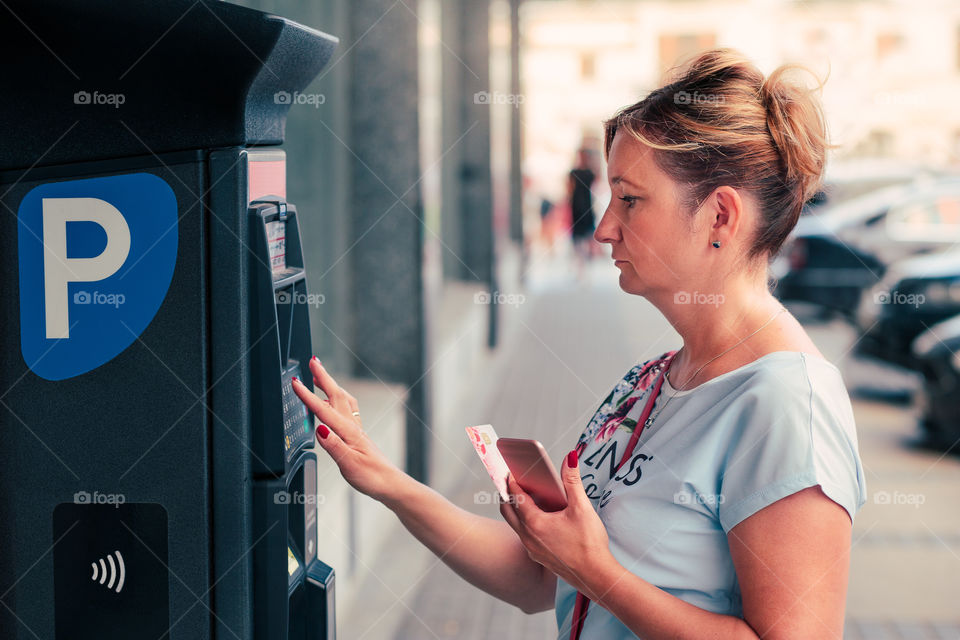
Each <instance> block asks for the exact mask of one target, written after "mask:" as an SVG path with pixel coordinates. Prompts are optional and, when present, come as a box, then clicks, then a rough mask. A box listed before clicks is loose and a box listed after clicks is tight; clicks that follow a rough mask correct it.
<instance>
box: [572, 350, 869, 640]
mask: <svg viewBox="0 0 960 640" xmlns="http://www.w3.org/2000/svg"><path fill="white" fill-rule="evenodd" d="M673 353H675V352H672V351H671V352H667V353H665V354H663V355H662V356H660V358H656V359H653V360H648V361H645V362H643V363H641V364H638V365H636V366H634V367H633V368H631V369H630V371H629V372H627V374H626V375H625V376H624V377H623V379H622V380H621V381H620V382H619V383H618V384H617V386H616V387H614V389H613V390H612V391H611V392H610V395H609V396H607V398H606V399H605V400H604V402H603V403H602V404H601V406H600V408H599V409H598V410H597V412H596V414H595V415H594V417H593V419H592V420H591V421H590V423H589V424H588V425H587V428H586V429H585V430H584V432H583V434H582V435H581V436H580V441H579V442H580V445H579V446H580V447H581V448H580V451H581V452H580V458H579V459H580V476H581V478H582V480H583V486H584V489H585V490H586V492H587V496H589V497H590V500H591V502H592V504H593V507H594V509H595V510H596V511H597V513H598V514H599V515H600V518H601V520H602V521H603V523H604V525H605V526H606V529H607V534H608V536H609V539H610V551H611V553H612V554H613V556H614V557H615V558H616V559H617V561H618V562H619V563H620V564H622V565H623V566H624V567H625V568H626V569H627V570H628V571H630V572H631V573H634V574H635V575H637V576H639V577H641V578H643V579H644V580H646V581H647V582H650V583H651V584H653V585H655V586H657V587H659V588H661V589H663V590H664V591H666V592H668V593H670V594H672V595H674V596H676V597H678V598H680V599H681V600H684V601H686V602H689V603H690V604H693V605H696V606H698V607H701V608H702V609H706V610H707V611H711V612H714V613H721V614H727V615H734V616H742V615H743V607H742V602H741V598H740V588H739V584H738V583H737V575H736V572H735V570H734V565H733V560H732V558H731V556H730V549H729V546H728V545H727V532H729V531H730V529H732V528H733V527H734V526H735V525H736V524H737V523H739V522H740V521H741V520H743V519H745V518H747V517H748V516H750V515H752V514H754V513H756V512H757V511H759V510H760V509H762V508H763V507H766V506H768V505H770V504H771V503H773V502H775V501H777V500H779V499H781V498H784V497H786V496H788V495H790V494H792V493H795V492H797V491H799V490H801V489H804V488H806V487H810V486H815V485H820V486H821V488H822V489H823V492H824V493H825V494H826V495H827V496H828V497H829V498H831V499H832V500H834V501H835V502H837V503H838V504H839V505H841V506H842V507H843V508H844V509H846V510H847V512H848V513H849V514H850V518H851V520H852V519H853V517H854V515H855V514H856V513H857V511H859V509H860V507H861V506H863V504H864V502H866V480H865V478H864V474H863V468H862V466H861V463H860V455H859V453H858V450H857V433H856V427H855V425H854V420H853V409H852V407H851V406H850V398H849V396H848V395H847V392H846V388H845V386H844V384H843V379H842V377H841V375H840V371H839V370H838V369H837V368H836V367H835V366H834V365H833V364H831V363H829V362H827V361H826V360H824V359H822V358H820V357H817V356H814V355H812V354H808V353H801V352H798V351H775V352H772V353H768V354H766V355H763V356H761V357H760V358H758V359H756V360H754V361H752V362H749V363H747V364H746V365H744V366H742V367H739V368H737V369H734V370H732V371H728V372H726V373H724V374H721V375H719V376H716V377H714V378H711V379H710V380H708V381H706V382H704V383H703V384H700V385H699V386H697V387H695V388H693V389H689V390H686V391H679V392H678V391H676V390H675V389H674V388H673V387H671V386H670V383H669V382H668V381H665V382H664V384H663V388H662V389H661V390H660V395H659V397H658V398H657V400H656V404H655V405H654V409H653V412H652V413H651V415H652V416H655V417H656V419H655V421H654V422H653V424H652V425H651V426H649V427H647V428H646V429H645V430H644V431H643V432H642V433H641V435H640V439H639V442H638V443H637V446H636V448H635V449H634V451H633V454H632V456H631V457H630V459H628V460H627V461H626V462H625V463H624V465H623V466H622V467H621V468H620V470H619V471H618V472H617V473H616V474H615V475H614V478H613V479H612V480H611V472H612V470H613V468H614V467H615V466H616V464H617V463H618V462H619V461H620V458H621V457H622V456H623V452H624V450H625V448H626V445H627V441H628V440H629V439H630V435H631V434H632V433H633V427H634V426H635V425H636V420H637V418H638V417H639V414H640V413H641V411H642V410H643V407H644V405H645V404H646V402H647V400H648V395H649V393H650V392H651V391H652V387H653V382H654V381H655V380H656V377H657V375H658V374H657V373H656V372H655V371H654V365H655V364H656V363H657V361H658V360H661V359H663V358H666V357H670V356H672V355H673ZM670 396H673V397H672V399H670V400H669V402H666V400H667V398H669V397H670ZM664 402H666V404H665V405H664ZM661 406H663V407H664V408H663V411H662V412H661V413H660V414H659V415H657V411H658V410H659V409H660V407H661ZM575 600H576V590H574V588H573V587H571V586H570V585H569V584H568V583H566V582H565V581H564V580H562V579H559V578H558V580H557V591H556V599H555V605H556V616H557V625H558V627H559V635H558V638H559V640H567V638H569V636H570V623H571V618H572V617H573V606H574V602H575ZM637 637H638V636H636V635H635V634H634V633H633V632H631V631H630V630H629V629H628V628H627V627H626V626H625V625H623V624H622V623H621V622H620V620H619V619H617V618H616V617H615V616H614V615H613V614H612V613H610V612H609V611H608V610H606V609H604V608H603V607H601V606H599V605H597V604H596V603H594V602H591V603H590V607H589V610H588V613H587V618H586V622H585V623H584V626H583V631H582V633H581V636H580V638H581V640H600V639H601V638H602V639H603V640H621V639H627V638H637Z"/></svg>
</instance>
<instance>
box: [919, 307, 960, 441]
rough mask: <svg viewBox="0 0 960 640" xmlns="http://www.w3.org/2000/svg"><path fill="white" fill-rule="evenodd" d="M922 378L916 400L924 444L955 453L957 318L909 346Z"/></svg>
mask: <svg viewBox="0 0 960 640" xmlns="http://www.w3.org/2000/svg"><path fill="white" fill-rule="evenodd" d="M912 351H913V357H914V359H915V360H916V361H917V362H918V365H919V367H918V370H919V371H920V373H921V374H922V375H923V381H924V382H923V386H922V388H921V389H920V391H919V393H918V397H917V401H918V402H917V404H918V405H919V408H920V428H921V432H922V436H923V440H924V441H925V443H926V444H928V445H930V446H933V447H936V448H937V449H941V450H944V451H947V450H953V451H955V452H956V451H957V447H956V446H955V445H957V441H958V439H960V316H954V317H953V318H950V319H949V320H945V321H944V322H941V323H939V324H936V325H934V326H932V327H930V329H928V330H927V331H925V332H924V333H922V334H920V336H919V337H917V339H916V340H915V341H914V343H913V348H912Z"/></svg>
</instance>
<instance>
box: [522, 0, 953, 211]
mask: <svg viewBox="0 0 960 640" xmlns="http://www.w3.org/2000/svg"><path fill="white" fill-rule="evenodd" d="M521 33H522V38H523V39H522V47H523V57H522V69H521V80H522V85H523V88H524V95H525V96H526V102H525V105H524V106H525V108H526V113H527V114H536V117H530V116H529V115H528V116H526V117H525V118H524V123H523V124H524V134H523V135H524V138H523V145H524V148H525V150H526V154H525V157H524V172H525V174H527V175H529V176H530V178H531V182H532V184H533V185H534V188H538V189H540V190H541V191H542V192H543V193H544V195H546V196H547V197H548V198H550V199H555V198H558V197H560V195H561V194H562V193H563V189H564V187H565V180H566V173H567V171H569V169H570V164H571V163H572V161H573V158H574V154H575V152H576V149H577V148H578V146H579V145H580V141H581V138H582V137H584V136H599V135H601V133H602V131H601V123H602V122H603V120H604V119H606V118H608V117H609V116H611V115H612V114H613V112H614V111H615V110H616V109H618V108H620V107H623V106H626V105H629V104H632V103H634V102H636V101H638V100H640V99H641V98H642V97H644V96H645V95H646V94H647V93H648V92H650V91H651V90H653V89H655V88H656V87H658V86H660V84H661V82H660V81H661V79H662V77H663V74H664V72H666V71H667V70H668V69H670V68H671V67H674V66H675V65H677V64H679V63H681V62H683V61H684V60H685V59H687V58H689V57H692V56H693V55H695V54H697V53H698V52H700V51H703V50H704V49H708V48H711V47H715V46H719V47H733V48H735V49H739V50H740V51H742V52H743V53H744V54H746V55H747V56H748V57H750V58H751V59H752V60H753V61H754V62H755V63H756V64H757V65H758V66H759V67H760V69H761V71H763V72H764V73H769V72H770V71H772V70H773V69H774V68H776V67H777V66H778V65H780V64H783V63H786V62H797V63H801V64H804V65H806V66H808V67H809V68H810V69H811V70H813V71H814V72H815V73H817V74H818V75H819V76H820V78H821V79H823V78H826V79H827V81H826V84H825V85H824V91H823V102H824V108H825V111H826V114H827V119H828V126H829V131H830V133H831V135H832V136H833V140H834V142H835V143H836V144H840V145H842V148H841V149H839V150H837V151H836V152H835V155H836V156H837V157H860V156H872V157H876V156H880V157H896V158H899V159H902V160H907V161H918V162H924V163H929V164H935V165H960V110H958V109H957V108H956V105H957V104H958V101H960V4H958V3H956V2H950V1H948V0H922V1H920V2H907V1H906V0H893V1H880V0H861V1H849V0H819V1H816V2H799V1H795V0H727V1H724V0H720V1H713V0H685V1H677V0H673V1H670V0H660V1H643V2H631V1H629V0H608V1H596V2H589V1H578V2H557V1H553V0H527V1H525V2H524V3H523V6H522V10H521ZM797 77H798V78H802V79H805V80H806V81H807V82H808V83H812V82H813V79H812V77H810V76H809V75H808V74H807V75H803V74H800V75H798V76H797Z"/></svg>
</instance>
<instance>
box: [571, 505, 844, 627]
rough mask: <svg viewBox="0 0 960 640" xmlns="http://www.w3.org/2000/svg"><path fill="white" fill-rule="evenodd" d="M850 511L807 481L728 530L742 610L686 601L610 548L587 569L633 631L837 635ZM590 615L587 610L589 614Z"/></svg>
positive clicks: (593, 587)
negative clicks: (730, 612)
mask: <svg viewBox="0 0 960 640" xmlns="http://www.w3.org/2000/svg"><path fill="white" fill-rule="evenodd" d="M850 529H851V522H850V517H849V516H848V515H847V513H846V511H845V510H844V509H843V507H841V506H840V505H838V504H837V503H835V502H833V501H832V500H830V499H829V498H827V497H826V495H824V494H823V492H822V490H821V489H820V487H819V486H814V487H809V488H807V489H803V490H801V491H798V492H796V493H794V494H792V495H789V496H787V497H785V498H782V499H781V500H778V501H776V502H774V503H773V504H771V505H769V506H768V507H765V508H763V509H761V510H760V511H758V512H757V513H755V514H753V515H752V516H750V517H748V518H746V519H745V520H743V521H742V522H741V523H739V524H738V525H737V526H735V527H733V529H731V530H730V533H729V534H728V536H727V539H728V541H729V544H730V553H731V555H732V557H733V562H734V566H735V568H736V571H737V579H738V581H739V583H740V589H741V593H742V597H743V615H744V618H743V619H741V618H737V617H734V616H727V615H721V614H716V613H711V612H709V611H706V610H704V609H701V608H699V607H696V606H694V605H691V604H688V603H686V602H684V601H683V600H680V599H679V598H676V597H674V596H672V595H670V594H668V593H666V592H665V591H662V590H661V589H658V588H657V587H655V586H653V585H652V584H650V583H649V582H646V581H644V580H642V579H641V578H639V577H637V576H636V575H633V574H631V573H630V572H628V571H627V570H626V569H625V568H624V567H623V566H621V565H620V564H619V563H618V562H617V561H616V559H614V558H613V556H612V555H608V557H607V559H606V560H605V561H604V562H603V563H602V565H601V567H600V570H599V571H597V570H596V568H595V567H594V568H593V569H588V570H587V571H585V572H584V573H583V575H591V576H592V577H591V579H590V584H589V585H587V587H588V589H589V590H590V591H587V592H585V593H587V595H590V592H593V593H594V595H596V597H597V599H596V600H595V602H599V603H600V604H601V605H602V606H603V607H605V608H607V609H609V610H610V612H611V613H613V614H614V615H615V616H617V618H619V619H620V620H621V621H622V622H623V623H624V624H625V625H626V626H627V627H629V628H630V630H632V631H633V632H634V633H636V634H637V635H639V636H641V637H643V638H647V639H649V640H656V639H658V638H697V639H702V638H717V639H719V638H724V639H726V638H754V639H755V638H769V639H771V640H780V639H788V638H790V639H792V638H830V639H834V638H836V639H838V640H839V639H841V638H842V637H843V618H844V606H845V598H846V587H847V572H848V565H849V557H850ZM588 615H589V614H588Z"/></svg>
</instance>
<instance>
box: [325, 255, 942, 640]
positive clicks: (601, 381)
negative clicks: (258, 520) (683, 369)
mask: <svg viewBox="0 0 960 640" xmlns="http://www.w3.org/2000/svg"><path fill="white" fill-rule="evenodd" d="M617 273H618V270H617V269H616V268H615V267H612V265H610V264H609V263H606V262H604V261H603V260H602V259H601V260H598V261H597V264H595V265H594V266H593V268H592V270H591V273H590V286H583V285H577V284H576V283H575V282H573V281H571V280H570V279H569V278H568V277H567V276H566V275H565V274H564V272H563V271H562V269H559V268H557V265H556V264H554V265H552V266H551V265H550V264H542V263H541V264H535V265H534V266H533V267H532V269H531V275H532V277H531V279H530V280H529V286H528V288H527V290H526V291H525V292H524V293H525V295H526V301H525V303H524V305H523V307H522V308H521V307H518V308H516V309H513V310H511V309H509V308H504V309H503V312H504V313H513V312H516V313H521V314H523V315H522V316H521V317H520V318H519V319H518V320H519V321H518V322H515V323H513V324H514V325H516V330H515V331H513V332H512V333H511V334H508V335H505V336H504V343H503V345H502V346H501V348H500V350H499V354H498V356H497V359H496V361H495V365H494V367H493V369H494V372H495V373H494V374H493V375H491V376H490V377H489V378H488V379H487V380H486V381H484V382H478V387H477V388H476V389H475V390H474V394H473V395H472V396H471V397H470V398H467V399H466V400H465V401H464V402H463V413H462V417H463V420H462V421H463V426H467V425H471V424H481V423H484V422H489V423H492V424H493V425H494V427H495V428H496V429H497V433H498V434H499V435H501V436H514V437H532V438H537V439H539V440H540V441H541V442H543V444H544V446H545V447H546V448H547V450H548V452H549V453H550V455H551V458H552V459H553V460H554V462H556V463H557V464H558V466H559V461H560V460H561V458H562V456H563V455H564V454H565V453H566V452H567V451H568V450H569V449H570V448H571V447H572V446H573V443H574V441H575V440H576V438H577V436H578V435H579V433H580V431H581V430H582V429H583V426H584V425H585V424H586V422H587V420H589V418H590V416H591V415H592V413H593V411H594V410H595V409H596V407H597V405H598V404H599V402H600V401H601V400H602V399H603V397H604V396H605V395H606V394H607V392H608V391H609V390H610V388H611V387H612V386H613V384H615V383H616V381H617V380H618V379H619V377H620V376H621V375H622V374H623V373H624V372H625V371H626V370H627V369H628V368H629V367H630V366H631V365H632V364H633V363H634V362H636V361H637V360H638V359H641V358H648V357H653V356H655V355H658V354H659V353H661V352H663V351H665V350H667V349H671V348H676V347H677V346H679V344H680V342H679V336H677V335H676V333H675V332H674V331H673V330H672V328H671V327H670V326H669V325H668V324H667V322H666V320H664V319H663V318H662V317H661V316H660V314H659V313H658V312H657V311H656V309H654V308H653V307H652V305H650V304H649V303H648V302H646V301H645V300H643V299H641V298H638V297H635V296H629V295H626V294H624V293H623V292H622V291H620V289H619V287H618V286H617ZM809 332H810V335H811V337H812V338H813V339H814V341H815V342H817V344H818V346H819V347H820V349H821V351H823V353H824V355H825V356H827V358H829V359H831V361H834V362H835V363H837V365H838V366H839V367H840V368H841V370H842V371H843V372H844V378H845V381H846V383H847V386H848V388H849V387H851V386H853V384H854V383H855V382H856V378H857V377H858V376H863V375H865V374H864V372H863V369H862V367H860V366H859V364H858V363H857V362H855V361H853V360H852V358H851V357H850V356H849V355H846V353H847V350H848V348H849V346H850V344H851V342H852V341H853V340H855V338H856V336H855V334H853V333H852V330H851V329H849V328H848V327H845V326H841V325H839V324H836V323H833V324H829V325H816V326H811V327H810V328H809ZM866 375H873V374H872V373H867V374H866ZM853 404H854V411H855V414H856V417H857V425H858V430H859V433H860V452H861V456H862V458H863V462H864V465H865V468H866V474H867V483H868V487H867V488H868V494H869V499H868V503H867V505H865V506H864V508H863V510H862V511H861V512H860V513H859V514H858V518H857V521H856V524H855V526H854V532H853V539H854V541H855V542H854V547H853V551H852V561H851V576H850V589H849V595H848V601H847V625H846V633H845V637H846V638H847V639H848V640H860V639H865V640H886V639H890V640H896V639H904V640H914V639H921V638H923V639H927V638H929V639H937V638H951V639H953V640H957V639H958V638H960V610H958V608H957V606H956V603H957V595H956V594H957V593H960V555H958V554H960V510H958V509H957V505H958V504H960V462H958V461H957V460H956V459H955V458H949V457H948V458H943V459H942V460H938V455H937V454H931V453H929V452H916V451H911V450H909V449H907V448H905V447H904V445H903V443H902V439H903V438H904V437H906V436H907V435H909V434H911V433H912V432H913V425H914V420H915V419H914V417H913V415H912V413H911V410H910V409H909V408H902V407H901V408H898V407H890V406H887V405H883V404H880V403H876V402H866V401H860V400H857V399H856V398H854V402H853ZM448 432H449V431H448ZM446 445H447V446H448V447H449V448H450V450H451V451H454V452H456V455H455V458H457V459H459V461H462V464H461V462H454V463H453V465H452V468H453V469H455V470H456V472H457V473H455V474H453V475H448V476H447V477H446V478H445V479H444V480H443V482H438V484H437V485H436V488H437V489H438V490H439V491H440V492H441V493H443V494H444V495H445V496H447V497H448V498H449V499H450V500H451V501H453V502H454V503H456V504H458V505H459V506H461V507H463V508H465V509H468V510H470V511H472V512H474V513H479V514H483V515H487V516H489V517H493V518H498V519H499V518H500V514H499V511H498V508H497V505H496V504H484V503H480V502H479V501H476V500H475V498H474V496H475V494H477V493H478V492H484V493H486V494H488V495H489V493H490V492H491V491H492V489H491V484H490V481H489V478H488V477H487V476H486V474H485V473H484V471H483V468H482V466H481V465H480V462H479V460H477V459H476V456H475V454H474V453H473V450H472V448H471V447H470V444H469V442H468V441H467V439H466V437H464V439H463V441H462V442H447V443H446ZM882 491H886V492H887V493H889V494H890V495H893V493H894V492H895V491H897V492H910V493H911V494H918V495H923V496H924V499H925V502H924V504H923V505H921V506H920V507H919V508H918V507H917V506H915V505H903V504H900V505H896V504H892V505H888V504H883V503H882V502H883V501H882V500H878V501H875V500H874V497H875V494H877V492H882ZM372 567H375V568H376V571H375V572H374V571H373V570H372V569H371V568H367V570H368V571H369V573H370V575H369V576H368V578H369V580H368V583H367V585H366V586H365V587H364V594H365V596H369V597H364V601H365V602H364V606H363V607H358V608H357V610H355V611H353V612H347V613H346V614H345V615H344V616H342V617H341V618H340V620H339V624H338V627H339V631H340V635H341V637H344V638H351V639H357V640H380V639H383V640H387V639H393V638H396V639H401V640H409V639H420V638H424V639H428V640H429V639H436V640H445V639H447V638H463V639H465V640H481V639H486V638H491V639H492V638H507V637H508V638H511V639H514V638H517V639H526V638H530V639H536V640H545V639H552V638H555V637H556V634H557V627H556V622H555V619H554V614H553V611H548V612H543V613H540V614H536V615H532V616H528V615H526V614H524V613H523V612H522V611H520V610H519V609H516V608H514V607H512V606H511V605H508V604H506V603H504V602H501V601H499V600H496V599H494V598H492V597H490V596H488V595H486V594H485V593H483V592H482V591H480V590H479V589H477V588H475V587H473V586H472V585H470V584H469V583H467V582H465V581H464V580H462V579H461V578H460V577H459V576H457V575H456V574H455V573H453V571H452V570H450V569H449V568H448V567H447V566H446V565H445V564H443V562H441V561H439V560H438V559H437V558H436V557H434V556H433V555H432V554H430V552H429V551H426V550H425V549H424V548H423V547H422V546H421V545H419V543H418V542H416V541H415V540H414V539H413V537H412V536H409V535H407V536H405V537H402V538H398V539H397V540H396V541H395V544H394V545H393V546H391V547H390V549H389V551H388V553H386V554H384V557H382V558H380V559H378V561H377V562H376V563H374V564H373V565H372ZM341 613H343V612H341Z"/></svg>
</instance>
